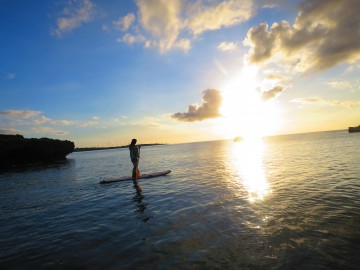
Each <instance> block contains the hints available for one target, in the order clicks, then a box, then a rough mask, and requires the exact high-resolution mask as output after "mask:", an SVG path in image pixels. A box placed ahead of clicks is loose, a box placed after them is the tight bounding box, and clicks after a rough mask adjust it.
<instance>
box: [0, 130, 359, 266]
mask: <svg viewBox="0 0 360 270" xmlns="http://www.w3.org/2000/svg"><path fill="white" fill-rule="evenodd" d="M359 148H360V133H355V134H348V133H347V132H346V131H335V132H320V133H308V134H297V135H287V136H277V137H272V138H267V139H265V140H263V141H242V142H236V143H235V142H232V141H212V142H201V143H190V144H178V145H164V146H153V147H143V148H142V149H141V160H140V171H141V172H142V173H149V172H153V171H162V170H167V169H171V170H172V173H171V174H170V175H168V176H163V177H158V178H154V179H144V180H140V181H139V184H140V187H141V190H140V189H139V188H135V187H134V185H133V184H132V182H131V181H129V182H119V183H112V184H108V185H100V184H99V183H98V182H99V181H100V180H101V179H104V178H112V177H117V176H124V175H130V174H131V169H132V168H131V162H130V159H129V153H128V150H127V149H117V150H104V151H91V152H77V153H73V154H71V155H69V156H68V160H67V161H65V162H61V163H57V164H52V165H44V166H38V167H32V168H27V169H25V168H22V169H18V170H13V171H10V172H3V173H1V174H0V178H1V180H0V195H1V196H0V206H1V217H0V222H1V226H0V235H1V239H0V268H1V269H29V268H34V269H46V268H48V269H64V268H67V269H68V268H78V269H358V265H359V264H360V256H359V255H360V246H359V243H360V166H359V164H360V155H359Z"/></svg>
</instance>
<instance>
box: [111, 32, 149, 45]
mask: <svg viewBox="0 0 360 270" xmlns="http://www.w3.org/2000/svg"><path fill="white" fill-rule="evenodd" d="M117 41H118V42H125V43H127V44H129V45H132V44H134V43H141V42H145V41H146V38H145V37H144V36H143V35H141V34H136V35H132V34H129V33H126V34H125V35H124V36H123V37H122V38H118V39H117Z"/></svg>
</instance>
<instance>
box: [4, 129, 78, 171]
mask: <svg viewBox="0 0 360 270" xmlns="http://www.w3.org/2000/svg"><path fill="white" fill-rule="evenodd" d="M74 148H75V144H74V143H73V142H71V141H67V140H65V141H62V140H56V139H49V138H41V139H35V138H31V139H26V138H24V136H22V135H4V134H0V167H12V166H16V165H23V164H30V163H39V162H52V161H57V160H63V159H66V156H67V155H68V154H70V153H71V152H73V151H74Z"/></svg>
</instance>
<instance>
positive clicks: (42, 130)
mask: <svg viewBox="0 0 360 270" xmlns="http://www.w3.org/2000/svg"><path fill="white" fill-rule="evenodd" d="M25 133H27V134H52V135H67V134H69V132H67V131H63V130H59V129H55V128H51V127H34V128H32V129H30V130H29V131H26V132H25Z"/></svg>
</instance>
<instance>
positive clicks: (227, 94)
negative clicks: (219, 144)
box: [219, 64, 280, 139]
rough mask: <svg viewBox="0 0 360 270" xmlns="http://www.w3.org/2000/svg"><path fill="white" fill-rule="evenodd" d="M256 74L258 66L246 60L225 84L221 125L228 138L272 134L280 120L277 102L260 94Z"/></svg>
mask: <svg viewBox="0 0 360 270" xmlns="http://www.w3.org/2000/svg"><path fill="white" fill-rule="evenodd" d="M257 74H258V68H257V67H256V66H253V65H247V64H244V67H243V68H242V70H241V71H240V72H239V74H237V76H235V77H234V79H233V80H230V81H228V82H227V83H226V84H225V85H224V87H223V88H222V90H223V92H222V97H223V102H222V107H221V108H220V112H221V114H222V115H223V121H222V123H221V125H220V126H219V129H221V132H222V133H223V134H224V135H225V136H226V138H227V139H231V138H232V139H233V138H234V137H236V136H242V137H257V138H259V137H263V136H266V135H272V134H274V133H275V132H276V129H277V127H278V126H279V124H280V115H279V109H278V108H277V106H276V103H275V102H274V101H271V100H270V101H266V102H265V101H263V100H262V98H261V93H260V91H259V90H258V89H259V86H260V83H259V79H258V77H257Z"/></svg>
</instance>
